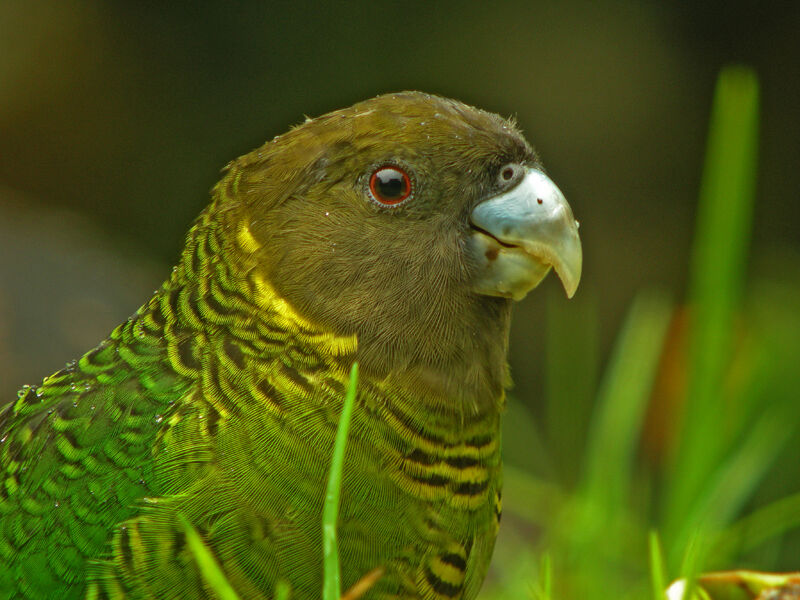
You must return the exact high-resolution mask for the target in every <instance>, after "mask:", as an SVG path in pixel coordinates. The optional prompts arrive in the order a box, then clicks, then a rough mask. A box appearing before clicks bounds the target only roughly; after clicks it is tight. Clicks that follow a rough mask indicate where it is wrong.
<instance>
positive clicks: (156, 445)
mask: <svg viewBox="0 0 800 600" xmlns="http://www.w3.org/2000/svg"><path fill="white" fill-rule="evenodd" d="M387 165H389V168H391V169H396V170H398V171H399V172H402V173H406V174H407V175H408V181H409V182H410V185H412V186H413V189H412V193H411V194H410V195H409V199H407V200H404V201H403V202H402V203H400V204H397V205H390V204H389V203H386V204H382V202H381V198H375V193H376V192H375V188H374V186H369V185H367V181H368V180H369V177H370V174H371V173H372V172H374V171H375V169H376V168H387ZM508 165H512V167H513V169H512V170H513V173H512V172H511V171H508V170H507V169H508V168H509V167H508ZM538 165H539V163H538V159H537V158H536V156H535V155H534V154H533V152H532V150H531V149H530V147H529V146H528V145H527V143H526V142H525V141H524V140H523V139H522V137H521V136H520V134H519V133H518V132H517V131H516V130H515V129H514V127H513V125H511V124H510V123H508V122H505V121H503V120H502V119H500V118H499V117H496V116H495V115H491V114H489V113H484V112H482V111H478V110H477V109H473V108H470V107H467V106H465V105H463V104H460V103H457V102H454V101H450V100H445V99H442V98H437V97H434V96H428V95H425V94H420V93H403V94H395V95H388V96H381V97H378V98H375V99H373V100H369V101H366V102H363V103H360V104H357V105H355V106H353V107H351V108H349V109H344V110H342V111H338V112H335V113H331V114H329V115H325V116H323V117H320V118H319V119H315V120H311V121H308V122H306V123H304V124H303V125H301V126H299V127H297V128H295V129H293V130H292V131H290V132H289V133H287V134H286V135H284V136H280V137H279V138H276V139H275V140H273V141H272V142H269V143H267V144H266V145H265V146H263V147H262V148H260V149H258V150H256V151H254V152H252V153H251V154H248V155H246V156H244V157H242V158H240V159H238V160H237V161H234V162H233V163H231V165H229V167H228V170H227V172H226V174H225V176H224V177H223V179H222V181H221V182H220V183H219V184H218V185H217V186H216V187H215V189H214V191H213V198H212V203H211V204H210V206H209V207H208V208H207V209H206V210H205V211H203V213H202V214H201V216H200V217H199V218H198V219H197V221H196V222H195V224H194V226H193V227H192V229H191V231H190V232H189V235H188V238H187V242H186V246H185V249H184V251H183V253H182V255H181V259H180V261H179V263H178V265H177V266H176V268H175V269H174V270H173V272H172V274H171V276H170V278H169V279H168V280H167V281H166V282H165V283H164V285H163V286H162V287H161V289H160V290H159V291H158V292H157V293H156V294H155V295H154V296H153V297H152V298H151V299H150V301H149V302H148V303H147V304H145V305H144V306H143V307H142V308H141V309H140V310H139V311H138V312H137V313H136V314H135V315H134V316H133V317H131V318H130V319H129V320H128V321H127V322H125V323H123V324H122V325H120V326H119V327H117V328H116V329H115V330H114V331H113V332H112V333H111V335H110V336H109V338H108V339H107V340H106V341H104V342H102V343H101V344H100V345H99V346H98V347H97V348H95V349H94V350H92V351H90V352H89V353H87V354H86V355H84V356H83V357H82V358H80V359H79V360H78V361H77V362H73V363H70V364H69V365H68V367H67V368H66V369H63V370H62V371H59V372H58V373H55V374H54V375H52V376H50V377H47V378H45V379H44V381H43V382H42V383H41V384H40V385H37V386H30V387H25V388H23V390H22V391H21V392H20V394H19V398H18V399H17V401H16V402H13V403H11V404H9V405H8V406H7V407H6V408H5V409H4V410H3V412H2V414H0V469H2V471H1V474H2V485H0V565H1V566H2V568H0V598H11V597H14V598H31V599H33V598H36V599H39V598H64V599H67V598H148V597H156V598H204V597H207V596H208V594H209V590H208V587H207V582H205V581H204V579H203V576H202V574H201V573H200V572H199V571H198V568H197V565H196V563H195V561H194V559H193V557H192V554H191V552H190V551H189V549H188V548H187V544H186V538H185V534H184V529H183V527H182V526H181V521H180V519H181V518H185V519H186V520H187V521H188V522H189V523H191V525H192V526H193V527H194V528H195V529H196V530H197V531H198V532H199V534H200V535H201V536H202V539H203V541H204V543H205V544H207V546H208V548H209V549H210V550H211V552H212V553H213V555H214V557H215V558H216V560H217V561H218V562H219V564H220V566H221V568H222V570H223V572H224V573H225V576H226V577H227V578H228V579H229V581H230V583H231V585H232V586H233V588H234V589H235V590H236V591H237V593H238V594H239V595H240V596H241V597H242V598H266V597H271V594H272V590H273V589H274V587H275V584H276V582H277V581H278V580H281V579H282V580H286V581H288V582H289V583H290V585H291V588H292V598H294V599H297V600H303V599H312V598H319V597H320V590H321V574H322V569H321V564H322V541H321V529H320V517H321V512H322V501H323V495H324V487H325V477H326V473H327V468H328V464H329V460H330V453H331V449H332V445H333V439H334V435H335V432H336V426H337V422H338V417H339V412H340V409H341V405H342V400H343V396H344V390H345V386H346V381H347V374H348V370H349V367H350V365H351V364H352V363H353V362H354V361H356V360H358V361H359V363H360V364H361V365H362V377H361V383H360V387H359V390H358V397H357V405H356V409H355V412H354V415H353V421H352V425H351V430H350V442H349V446H348V455H347V456H348V458H347V462H346V464H345V468H344V479H343V487H342V500H341V514H340V519H339V540H340V541H339V546H340V554H341V563H342V567H343V584H344V585H345V587H348V586H350V585H353V584H354V583H356V582H357V581H358V580H359V579H360V578H361V577H362V576H363V575H365V574H366V573H368V572H369V571H371V570H372V569H374V568H376V567H383V568H384V569H385V573H384V575H383V576H382V577H381V578H380V580H379V581H378V582H377V584H376V585H375V586H374V587H373V588H372V589H371V590H370V591H369V592H368V597H370V598H409V599H410V598H425V599H430V600H440V599H460V598H464V599H469V598H474V597H475V595H476V594H477V590H478V588H479V586H480V584H481V582H482V580H483V577H484V574H485V571H486V569H487V566H488V561H489V557H490V555H491V551H492V547H493V544H494V539H495V535H496V532H497V526H498V522H499V520H500V504H501V502H500V459H499V451H500V439H499V423H500V413H501V410H502V405H503V386H504V384H505V383H506V379H507V375H506V363H505V359H506V349H507V332H508V321H509V314H510V301H509V300H508V297H509V296H513V297H519V296H520V295H524V293H525V292H527V291H528V290H529V289H530V288H531V287H534V286H535V285H536V284H537V283H538V281H539V280H540V279H541V277H543V276H544V274H545V273H546V272H547V270H548V269H549V268H550V266H551V265H553V266H554V267H555V269H556V270H557V271H558V272H559V275H561V276H562V279H563V280H564V281H565V286H566V287H567V288H568V289H569V288H573V289H574V285H577V279H575V274H574V272H575V269H576V268H577V272H578V276H579V270H580V264H579V257H580V247H579V242H576V241H575V240H577V235H576V234H575V231H574V230H575V224H574V220H572V216H571V213H570V212H569V208H568V206H567V205H566V203H565V202H563V197H561V196H560V193H558V194H556V192H557V188H555V186H554V185H552V189H550V188H547V189H544V191H543V190H542V188H537V190H536V194H538V196H537V198H538V199H539V204H542V202H541V197H543V198H545V200H546V202H545V203H546V204H548V203H549V205H550V206H551V208H552V207H554V210H555V212H557V213H558V214H559V215H561V216H559V217H558V219H560V221H559V223H557V224H556V225H553V223H552V222H551V221H552V219H551V218H550V217H547V218H544V217H542V216H538V215H533V214H528V215H527V216H520V215H518V214H516V213H514V209H512V210H511V211H510V212H509V211H508V210H504V212H503V215H505V216H504V217H503V218H504V219H505V218H506V217H508V216H509V215H510V221H509V220H508V219H506V222H504V224H503V225H502V227H501V226H500V225H499V224H498V223H499V222H495V221H494V220H492V218H489V219H488V220H486V219H485V218H483V217H482V219H483V220H482V221H481V227H480V228H478V227H476V226H475V225H474V224H473V223H472V217H471V214H472V211H473V210H474V209H475V208H476V207H478V206H485V205H486V203H490V202H494V201H496V200H502V201H504V202H508V199H509V198H511V200H512V201H515V202H518V203H519V202H523V203H524V202H527V201H529V200H530V199H532V198H533V196H530V198H529V197H528V196H529V195H530V194H531V193H533V192H531V191H530V190H531V189H532V188H531V185H533V184H531V183H530V181H532V180H530V179H529V174H530V173H532V172H533V173H538V171H537V170H536V169H537V168H538ZM504 169H505V170H504ZM509 173H511V174H510V175H509ZM542 177H544V176H542ZM547 181H549V180H547ZM537 185H538V184H537ZM370 190H371V191H370ZM542 194H545V195H544V196H543V195H542ZM546 194H551V196H552V197H551V196H547V195H546ZM540 196H541V197H540ZM534 204H535V202H534ZM564 207H566V208H564ZM556 209H557V210H556ZM559 211H560V212H559ZM528 212H529V213H530V212H531V211H530V210H529V211H528ZM551 212H552V211H551ZM512 213H514V214H512ZM554 214H555V213H554ZM548 219H550V221H548ZM543 224H544V225H543ZM495 227H497V230H495ZM543 227H544V228H545V229H547V228H549V229H547V232H549V233H547V235H545V236H544V238H546V239H545V242H544V243H541V240H540V239H539V238H538V237H537V236H539V235H540V234H539V233H537V232H538V231H539V230H540V229H542V228H543ZM526 228H527V229H526ZM537 228H538V229H537ZM501 229H502V231H501ZM520 231H521V232H522V234H520V235H521V237H520V235H517V234H519V232H520ZM552 231H556V235H553V234H552ZM515 236H517V237H515ZM523 238H524V239H523ZM573 238H574V239H573ZM520 240H522V241H520ZM530 240H533V241H535V242H536V243H537V244H539V245H538V246H536V247H534V245H531V244H528V241H530ZM576 243H577V244H578V246H577V252H578V259H577V260H578V263H577V267H576V259H575V244H576ZM539 247H543V248H545V249H546V251H544V250H541V249H539V250H537V249H536V248H539ZM476 248H477V249H479V250H476ZM520 265H522V266H520ZM570 269H571V271H570ZM570 272H571V273H572V274H570ZM509 274H510V275H513V277H512V278H511V279H512V280H513V281H514V282H515V283H513V285H512V288H513V289H511V288H508V285H511V284H508V281H509V280H510V279H509V277H508V276H509ZM476 282H479V283H476ZM573 284H574V285H573Z"/></svg>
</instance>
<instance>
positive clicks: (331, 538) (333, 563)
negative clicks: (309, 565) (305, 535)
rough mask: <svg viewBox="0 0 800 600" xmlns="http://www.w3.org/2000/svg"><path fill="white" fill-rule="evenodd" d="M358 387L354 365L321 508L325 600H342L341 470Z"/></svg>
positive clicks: (356, 365)
mask: <svg viewBox="0 0 800 600" xmlns="http://www.w3.org/2000/svg"><path fill="white" fill-rule="evenodd" d="M357 386H358V363H353V368H352V369H351V370H350V384H349V385H348V387H347V394H346V395H345V400H344V405H343V406H342V415H341V417H339V427H338V428H337V430H336V440H335V442H334V446H333V456H332V458H331V470H330V472H329V473H328V487H327V491H326V493H325V504H324V507H323V509H322V545H323V552H324V557H325V568H324V578H323V585H322V598H323V600H339V598H340V597H341V595H342V586H341V582H340V569H339V545H338V542H337V538H336V523H337V521H338V517H339V495H340V493H341V489H342V469H343V468H344V453H345V450H346V448H347V434H348V432H349V431H350V417H351V416H352V415H353V406H354V404H355V399H356V388H357Z"/></svg>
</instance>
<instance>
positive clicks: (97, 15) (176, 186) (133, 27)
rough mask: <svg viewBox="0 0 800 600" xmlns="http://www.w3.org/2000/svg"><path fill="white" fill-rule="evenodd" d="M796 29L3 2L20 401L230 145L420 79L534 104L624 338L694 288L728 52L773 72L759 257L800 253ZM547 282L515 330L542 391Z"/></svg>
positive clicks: (5, 336)
mask: <svg viewBox="0 0 800 600" xmlns="http://www.w3.org/2000/svg"><path fill="white" fill-rule="evenodd" d="M799 31H800V3H775V4H770V3H768V2H767V3H765V2H722V1H719V2H662V3H656V2H618V1H613V0H600V1H592V2H589V1H586V2H584V1H580V0H562V1H561V2H558V3H555V2H544V1H536V2H492V3H490V2H485V3H478V2H476V3H467V2H464V1H463V0H460V1H443V2H436V3H433V2H402V3H400V2H398V3H385V2H373V1H358V2H349V3H330V4H323V3H305V2H291V3H288V2H287V3H278V2H193V3H184V2H169V3H167V2H163V3H162V2H146V1H137V2H123V1H105V2H92V1H88V0H77V1H72V2H68V1H62V0H49V1H30V0H2V2H0V394H1V395H2V396H0V398H5V399H6V400H11V399H13V398H14V395H15V392H16V390H17V389H18V388H19V387H20V386H21V385H22V384H24V383H35V382H37V381H38V380H40V379H41V377H42V376H44V375H47V374H48V373H50V372H52V371H55V370H56V369H58V368H60V367H61V366H63V363H64V362H66V361H67V360H69V359H72V358H76V357H77V356H79V355H80V354H81V353H83V352H84V351H86V350H87V349H88V348H90V347H91V346H93V345H94V344H95V343H97V342H98V341H99V340H101V339H102V338H103V337H105V336H106V335H107V334H108V332H109V331H110V330H111V328H113V326H115V325H116V324H117V323H118V322H120V321H121V320H122V319H124V318H125V317H126V316H128V315H129V314H131V313H132V312H134V311H135V309H136V308H137V307H138V306H139V305H140V304H142V303H143V302H144V301H145V300H146V299H147V297H148V296H149V295H150V294H151V293H152V291H153V290H154V289H155V288H156V287H157V286H158V285H159V284H160V282H161V281H162V280H163V279H164V278H165V277H166V276H167V274H168V272H169V267H170V265H171V264H172V263H173V262H174V261H175V260H176V257H177V254H178V252H179V250H180V248H181V246H182V243H183V236H184V234H185V231H186V230H187V228H188V225H189V223H190V222H191V220H192V219H193V217H194V216H195V215H196V214H197V213H198V212H199V210H200V209H201V208H202V207H203V206H204V204H205V203H206V202H207V199H208V189H209V188H210V187H211V186H212V185H213V184H214V182H215V181H216V179H217V177H218V175H219V170H220V168H221V167H222V166H223V165H225V163H226V162H228V161H229V160H231V159H232V158H234V157H236V156H238V155H240V154H243V153H245V152H247V151H249V150H251V149H252V148H254V147H256V146H258V145H260V144H261V143H263V142H264V141H265V140H267V139H269V138H271V137H272V136H274V135H276V134H279V133H281V132H283V131H285V130H286V129H287V128H288V127H289V126H291V125H292V124H295V123H298V122H300V121H301V120H302V119H303V117H304V115H310V116H315V115H319V114H321V113H323V112H326V111H328V110H332V109H336V108H340V107H343V106H346V105H348V104H351V103H352V102H354V101H357V100H360V99H363V98H366V97H369V96H372V95H376V94H378V93H382V92H387V91H396V90H402V89H421V90H425V91H429V92H434V93H438V94H443V95H447V96H452V97H455V98H458V99H460V100H463V101H466V102H468V103H471V104H475V105H478V106H480V107H482V108H485V109H488V110H492V111H496V112H499V113H501V114H503V115H515V116H516V117H517V119H518V120H519V123H520V125H521V126H522V128H523V130H524V131H525V133H526V135H527V137H528V138H529V140H530V141H531V142H532V143H533V144H534V145H535V146H536V147H537V148H538V150H539V151H540V153H541V155H542V157H543V159H544V161H545V164H546V165H547V167H548V169H549V172H550V174H551V175H552V176H553V178H554V179H555V181H556V182H557V183H558V184H559V186H560V187H561V188H562V189H563V190H564V192H565V193H566V195H567V197H568V199H569V200H570V202H571V204H572V206H573V209H574V211H575V214H576V216H577V217H578V219H579V220H580V221H581V225H582V227H581V234H582V237H583V243H584V252H585V264H584V280H583V282H582V284H581V288H580V289H579V291H578V295H577V297H576V299H575V300H573V302H574V303H582V302H583V303H592V304H593V306H596V311H597V315H598V316H599V321H600V348H601V350H602V351H603V352H606V351H607V350H608V348H609V347H610V344H611V342H612V340H613V336H614V334H615V332H616V331H617V329H618V327H619V324H620V321H621V318H622V316H623V314H624V311H625V310H626V308H627V307H628V305H629V303H630V300H631V298H632V296H633V294H634V292H635V291H636V290H639V289H641V288H643V287H646V286H652V285H657V286H661V287H663V288H666V289H667V290H670V291H671V292H672V293H673V295H674V297H675V298H676V299H678V300H680V299H681V297H682V294H683V291H684V285H685V284H684V282H685V280H686V272H687V261H688V257H689V252H690V248H691V235H692V230H693V227H694V218H695V204H696V197H697V190H698V186H699V178H700V173H701V168H702V160H703V148H704V142H705V137H706V128H707V118H708V114H709V110H710V102H711V97H712V92H713V86H714V80H715V76H716V74H717V72H718V70H719V68H720V67H721V66H722V65H724V64H727V63H730V62H743V63H745V64H749V65H752V66H753V67H755V69H756V71H757V73H758V75H759V77H760V80H761V84H762V108H763V110H762V132H761V160H760V165H761V166H760V177H759V183H758V198H757V205H756V220H755V229H754V232H753V237H754V241H753V258H752V260H751V265H765V266H763V268H766V269H770V268H775V269H777V270H780V269H781V267H780V265H783V264H797V255H798V253H799V252H800V242H799V240H800V236H798V230H799V229H798V228H799V227H800V208H798V205H799V204H800V203H799V202H798V200H800V183H798V170H799V169H798V167H800V42H798V32H799ZM761 268H762V267H761V266H760V267H759V269H761ZM542 288H543V291H542V290H537V291H535V292H534V293H532V294H531V295H530V297H529V298H528V299H526V300H525V301H524V302H522V303H521V304H520V305H519V306H518V307H517V310H516V316H515V323H514V330H513V334H512V353H513V354H512V367H513V374H514V377H515V380H516V382H517V387H516V394H517V396H518V397H520V398H522V399H523V400H524V401H525V402H526V403H527V404H529V405H530V406H531V407H536V405H537V398H538V397H539V396H540V395H541V387H542V384H541V381H540V378H539V377H538V375H539V374H540V373H541V367H540V364H541V362H542V356H543V338H544V335H543V328H544V312H545V307H546V304H547V302H546V300H545V299H546V297H547V295H548V292H549V293H552V294H555V293H557V282H556V281H555V280H554V278H549V279H548V281H546V282H545V283H544V284H543V286H542ZM2 403H3V401H2V400H0V404H2Z"/></svg>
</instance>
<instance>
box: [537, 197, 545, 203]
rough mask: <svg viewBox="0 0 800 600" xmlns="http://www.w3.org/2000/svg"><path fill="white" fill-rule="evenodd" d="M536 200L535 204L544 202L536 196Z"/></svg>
mask: <svg viewBox="0 0 800 600" xmlns="http://www.w3.org/2000/svg"><path fill="white" fill-rule="evenodd" d="M536 202H537V204H544V200H542V199H541V198H537V199H536Z"/></svg>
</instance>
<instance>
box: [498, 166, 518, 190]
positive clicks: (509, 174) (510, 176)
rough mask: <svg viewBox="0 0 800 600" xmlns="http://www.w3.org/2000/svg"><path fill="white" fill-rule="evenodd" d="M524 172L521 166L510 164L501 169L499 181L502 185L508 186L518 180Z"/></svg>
mask: <svg viewBox="0 0 800 600" xmlns="http://www.w3.org/2000/svg"><path fill="white" fill-rule="evenodd" d="M522 171H523V169H522V166H521V165H518V164H517V163H509V164H507V165H505V166H504V167H503V168H502V169H500V173H499V174H498V176H497V181H498V182H499V183H500V185H503V186H505V185H508V184H509V183H511V182H512V181H515V180H517V179H518V178H519V176H520V175H521V174H522Z"/></svg>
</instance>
